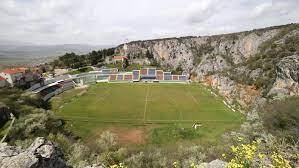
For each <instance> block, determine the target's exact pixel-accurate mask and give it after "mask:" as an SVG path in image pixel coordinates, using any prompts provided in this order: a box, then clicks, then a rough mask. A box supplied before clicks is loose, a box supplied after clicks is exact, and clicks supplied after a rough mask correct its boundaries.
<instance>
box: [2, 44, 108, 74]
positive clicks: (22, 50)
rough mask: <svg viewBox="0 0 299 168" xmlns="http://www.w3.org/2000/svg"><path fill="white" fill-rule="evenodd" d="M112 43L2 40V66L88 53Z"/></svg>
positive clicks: (35, 62) (21, 64) (41, 61)
mask: <svg viewBox="0 0 299 168" xmlns="http://www.w3.org/2000/svg"><path fill="white" fill-rule="evenodd" d="M110 47H113V46H112V45H87V44H61V45H36V44H31V43H23V42H17V41H6V40H0V68H3V67H9V66H27V65H36V64H40V63H44V62H46V61H50V60H53V59H55V58H57V57H58V56H61V55H63V54H65V53H66V52H74V53H76V54H86V53H89V52H91V51H92V50H100V49H103V48H110Z"/></svg>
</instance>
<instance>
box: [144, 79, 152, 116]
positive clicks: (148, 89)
mask: <svg viewBox="0 0 299 168" xmlns="http://www.w3.org/2000/svg"><path fill="white" fill-rule="evenodd" d="M149 91H150V85H147V91H146V96H145V104H144V111H143V120H144V121H145V117H146V116H145V115H146V110H147V102H148V95H149Z"/></svg>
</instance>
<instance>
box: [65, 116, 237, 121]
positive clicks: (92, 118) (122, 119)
mask: <svg viewBox="0 0 299 168" xmlns="http://www.w3.org/2000/svg"><path fill="white" fill-rule="evenodd" d="M69 119H70V120H72V119H85V120H89V121H92V120H96V121H97V122H121V121H136V122H138V121H143V119H127V118H119V119H110V120H109V119H106V120H98V119H96V118H94V117H74V116H73V117H67V118H66V120H69ZM235 121H239V120H146V122H235Z"/></svg>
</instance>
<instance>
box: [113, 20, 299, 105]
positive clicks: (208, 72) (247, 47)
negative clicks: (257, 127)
mask: <svg viewBox="0 0 299 168" xmlns="http://www.w3.org/2000/svg"><path fill="white" fill-rule="evenodd" d="M288 26H289V25H287V26H282V27H279V26H278V27H273V28H266V29H259V30H253V31H248V32H240V33H233V34H224V35H215V36H199V37H182V38H168V39H156V40H145V41H135V42H130V43H126V44H122V45H120V46H118V47H117V48H116V52H117V53H120V54H123V55H125V56H128V57H129V58H130V60H131V62H136V63H138V62H139V63H140V62H142V61H140V60H143V62H144V63H149V60H150V59H152V58H154V59H155V60H156V61H157V62H158V63H160V64H161V65H162V66H164V67H169V68H172V69H176V68H178V67H180V68H181V69H182V70H183V71H184V72H186V73H189V74H191V75H190V76H191V77H192V79H193V80H196V81H200V82H203V83H204V84H207V85H209V86H211V87H212V88H215V89H217V90H218V91H219V93H220V94H221V95H222V96H224V97H225V98H226V100H227V102H228V103H232V104H234V103H236V102H237V104H238V105H239V106H241V108H243V109H246V108H249V107H253V106H254V104H255V103H256V102H255V101H256V100H258V97H260V98H261V97H265V96H266V95H267V94H268V95H269V94H270V95H272V94H284V95H298V94H299V90H298V55H293V56H288V57H286V58H283V59H282V57H281V58H280V57H279V56H277V57H275V56H272V57H271V58H268V59H267V60H266V59H265V60H262V59H261V60H262V61H264V62H256V66H255V64H254V61H255V60H256V58H257V56H259V58H261V57H260V56H261V55H262V54H264V53H265V52H266V51H269V50H270V49H271V47H272V46H271V45H273V46H274V45H276V46H278V47H277V48H281V47H285V46H286V45H287V42H288V38H290V37H292V38H293V39H297V36H299V28H298V27H299V26H298V25H295V26H296V27H295V28H294V29H291V30H290V31H286V29H285V28H289V27H288ZM291 26H294V25H291ZM282 32H286V34H284V35H281V34H283V33H282ZM294 42H295V43H296V41H294ZM265 46H266V47H265ZM293 50H294V49H293ZM272 51H273V52H275V50H272ZM261 52H263V53H261ZM148 53H150V54H151V58H150V59H149V57H148ZM292 53H295V52H294V51H292ZM259 54H261V55H259ZM271 59H273V60H274V59H275V62H277V61H279V63H278V64H277V65H276V66H277V70H276V72H277V78H276V82H275V83H274V85H273V88H272V89H271V90H270V91H269V88H271V86H272V84H273V80H274V78H275V76H274V77H273V76H271V80H268V81H269V83H266V82H267V81H266V82H265V80H267V77H269V76H270V75H269V74H271V73H269V71H267V69H266V68H265V66H266V65H267V63H268V64H269V62H270V61H273V60H271ZM279 59H281V60H279ZM264 65H265V66H264ZM271 70H272V69H271ZM272 74H273V73H272ZM254 84H255V86H256V87H255V86H254ZM261 85H262V86H261ZM264 86H265V87H264ZM268 86H269V87H268Z"/></svg>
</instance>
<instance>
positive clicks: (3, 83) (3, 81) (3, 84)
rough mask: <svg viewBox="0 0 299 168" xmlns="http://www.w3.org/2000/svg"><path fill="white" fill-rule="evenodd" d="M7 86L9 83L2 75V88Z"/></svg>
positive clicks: (0, 84) (0, 81)
mask: <svg viewBox="0 0 299 168" xmlns="http://www.w3.org/2000/svg"><path fill="white" fill-rule="evenodd" d="M5 86H8V83H7V81H6V80H5V79H4V78H3V77H1V76H0V88H2V87H5Z"/></svg>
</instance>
